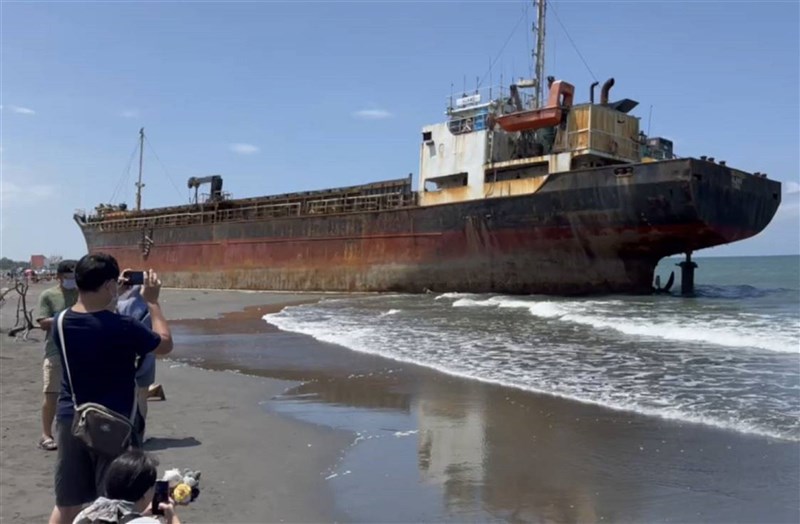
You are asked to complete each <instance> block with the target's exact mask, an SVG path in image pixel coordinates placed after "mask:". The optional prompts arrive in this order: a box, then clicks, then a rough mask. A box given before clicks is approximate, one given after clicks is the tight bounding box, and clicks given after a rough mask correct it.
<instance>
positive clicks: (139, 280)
mask: <svg viewBox="0 0 800 524" xmlns="http://www.w3.org/2000/svg"><path fill="white" fill-rule="evenodd" d="M123 277H125V279H126V280H125V283H126V284H128V285H130V286H141V285H142V284H144V271H126V272H125V274H124V275H123Z"/></svg>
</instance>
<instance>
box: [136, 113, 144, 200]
mask: <svg viewBox="0 0 800 524" xmlns="http://www.w3.org/2000/svg"><path fill="white" fill-rule="evenodd" d="M143 162H144V128H141V129H140V130H139V181H138V182H136V211H141V210H142V188H143V187H144V184H142V164H143Z"/></svg>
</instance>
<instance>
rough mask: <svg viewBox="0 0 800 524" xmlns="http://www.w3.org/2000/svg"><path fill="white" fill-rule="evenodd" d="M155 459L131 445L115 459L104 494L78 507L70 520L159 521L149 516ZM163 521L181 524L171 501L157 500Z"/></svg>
mask: <svg viewBox="0 0 800 524" xmlns="http://www.w3.org/2000/svg"><path fill="white" fill-rule="evenodd" d="M157 467H158V462H157V461H156V460H155V459H154V458H153V457H151V456H150V455H148V454H147V453H145V452H144V451H141V450H138V449H133V450H130V451H127V452H125V453H123V454H122V455H120V456H119V457H117V458H116V459H114V461H113V462H112V463H111V465H110V466H109V467H108V471H107V472H106V479H105V492H106V496H105V497H100V498H98V499H97V500H95V501H94V502H92V504H91V505H90V506H89V507H87V508H86V509H84V510H83V511H81V512H80V513H79V514H78V516H77V517H76V518H75V521H74V523H73V524H101V523H102V524H161V523H160V521H159V520H157V519H156V518H155V517H153V516H151V511H152V501H153V494H154V493H155V484H156V477H157V475H158V471H157ZM158 508H159V509H160V510H161V513H163V519H164V522H166V524H181V521H180V520H179V519H178V516H177V515H176V514H175V507H174V506H173V505H172V504H171V503H163V502H162V503H160V504H159V505H158Z"/></svg>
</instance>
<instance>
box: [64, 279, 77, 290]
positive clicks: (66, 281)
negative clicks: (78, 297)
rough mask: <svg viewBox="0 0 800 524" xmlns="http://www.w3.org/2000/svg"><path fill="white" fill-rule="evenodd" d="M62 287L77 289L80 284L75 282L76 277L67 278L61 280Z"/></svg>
mask: <svg viewBox="0 0 800 524" xmlns="http://www.w3.org/2000/svg"><path fill="white" fill-rule="evenodd" d="M61 287H63V288H64V289H75V288H76V287H78V285H77V284H75V279H74V278H65V279H64V280H62V281H61Z"/></svg>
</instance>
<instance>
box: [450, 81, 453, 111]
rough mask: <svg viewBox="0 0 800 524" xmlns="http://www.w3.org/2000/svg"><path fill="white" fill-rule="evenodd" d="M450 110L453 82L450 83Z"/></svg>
mask: <svg viewBox="0 0 800 524" xmlns="http://www.w3.org/2000/svg"><path fill="white" fill-rule="evenodd" d="M450 109H453V82H450Z"/></svg>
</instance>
